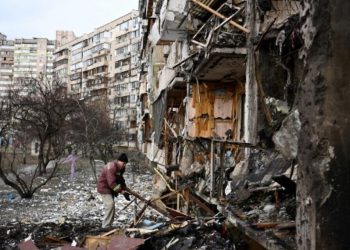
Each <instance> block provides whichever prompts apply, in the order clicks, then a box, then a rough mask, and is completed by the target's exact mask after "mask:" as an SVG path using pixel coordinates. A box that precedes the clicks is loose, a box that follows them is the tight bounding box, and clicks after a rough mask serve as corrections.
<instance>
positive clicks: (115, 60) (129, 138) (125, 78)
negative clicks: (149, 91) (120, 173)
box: [110, 11, 141, 147]
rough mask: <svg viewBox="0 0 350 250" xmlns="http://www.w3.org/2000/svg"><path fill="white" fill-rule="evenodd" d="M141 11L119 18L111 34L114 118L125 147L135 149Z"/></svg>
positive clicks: (111, 100) (111, 96)
mask: <svg viewBox="0 0 350 250" xmlns="http://www.w3.org/2000/svg"><path fill="white" fill-rule="evenodd" d="M138 15H139V14H138V12H137V11H133V12H131V13H128V14H127V15H125V16H123V17H121V18H119V19H118V20H119V21H120V23H119V24H118V25H117V26H116V27H115V28H114V29H113V31H112V38H113V42H112V48H111V50H112V54H111V56H112V61H111V63H112V64H111V66H110V67H111V71H110V82H111V95H110V102H111V117H112V119H113V121H114V124H115V126H116V128H117V129H118V130H119V131H120V133H121V138H122V142H123V145H124V146H127V147H135V146H136V103H137V100H138V99H137V96H138V91H139V77H138V73H139V72H138V67H139V64H138V58H139V50H140V40H141V38H140V26H139V17H138Z"/></svg>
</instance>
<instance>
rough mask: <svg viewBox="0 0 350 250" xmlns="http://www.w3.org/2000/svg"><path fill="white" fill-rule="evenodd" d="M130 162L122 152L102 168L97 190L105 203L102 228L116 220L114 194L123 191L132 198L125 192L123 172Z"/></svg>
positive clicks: (125, 195) (116, 194) (127, 196)
mask: <svg viewBox="0 0 350 250" xmlns="http://www.w3.org/2000/svg"><path fill="white" fill-rule="evenodd" d="M126 163H128V157H127V155H126V154H121V155H120V156H119V157H118V160H116V161H112V162H108V163H107V164H106V165H105V166H104V167H103V169H102V173H101V175H100V176H99V178H98V182H97V192H99V193H100V194H101V196H102V201H103V204H104V208H105V209H104V216H103V222H102V228H107V227H110V226H111V225H112V223H113V220H114V213H115V204H114V196H118V194H119V193H122V194H123V195H124V197H125V199H127V200H130V197H129V194H128V193H127V192H125V191H124V190H125V188H126V185H125V180H124V177H123V173H124V172H125V165H126Z"/></svg>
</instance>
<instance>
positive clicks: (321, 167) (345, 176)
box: [297, 0, 350, 250]
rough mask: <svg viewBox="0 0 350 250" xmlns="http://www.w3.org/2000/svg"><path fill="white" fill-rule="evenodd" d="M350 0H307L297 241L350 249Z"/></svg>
mask: <svg viewBox="0 0 350 250" xmlns="http://www.w3.org/2000/svg"><path fill="white" fill-rule="evenodd" d="M349 13H350V2H349V1H340V0H335V1H330V0H318V1H316V0H304V14H305V16H304V20H305V24H304V26H303V30H302V32H303V38H304V48H303V51H302V54H303V55H304V56H305V57H304V59H305V70H306V72H305V79H304V83H303V84H302V86H301V90H300V103H299V111H300V114H301V116H300V118H301V122H302V129H301V134H300V140H299V156H298V161H299V170H298V190H297V203H298V204H297V205H298V209H297V244H298V248H299V249H305V250H306V249H307V250H314V249H315V250H316V249H317V250H319V249H327V250H332V249H334V250H335V249H349V246H350V237H349V229H348V227H349V225H348V222H349V221H350V154H349V152H348V150H349V149H350V139H349V138H350V124H349V123H350V112H349V110H348V109H349V107H350V84H349V79H350V70H349V67H350V46H349V41H350V29H349V25H350V15H349Z"/></svg>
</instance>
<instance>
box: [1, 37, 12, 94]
mask: <svg viewBox="0 0 350 250" xmlns="http://www.w3.org/2000/svg"><path fill="white" fill-rule="evenodd" d="M13 61H14V42H13V41H11V40H7V37H6V35H4V34H2V33H0V100H5V99H6V97H7V96H8V91H9V89H10V88H11V86H12V80H13Z"/></svg>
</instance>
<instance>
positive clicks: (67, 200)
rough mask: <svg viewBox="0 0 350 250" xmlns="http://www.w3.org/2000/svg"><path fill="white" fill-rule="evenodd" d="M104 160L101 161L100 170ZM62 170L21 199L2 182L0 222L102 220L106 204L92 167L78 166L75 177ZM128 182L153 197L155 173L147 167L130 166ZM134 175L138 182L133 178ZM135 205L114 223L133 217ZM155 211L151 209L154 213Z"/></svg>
mask: <svg viewBox="0 0 350 250" xmlns="http://www.w3.org/2000/svg"><path fill="white" fill-rule="evenodd" d="M101 167H102V164H101V163H100V164H99V165H98V172H99V171H100V169H101ZM66 169H67V170H66V171H61V172H60V173H59V176H58V177H55V178H54V179H52V180H51V182H49V183H48V184H47V185H46V186H44V187H42V188H41V190H40V191H38V192H37V193H35V194H34V197H33V198H32V199H29V200H27V199H21V198H20V197H19V195H18V194H17V193H16V192H15V191H14V190H13V189H11V188H10V187H8V186H6V185H4V183H3V182H1V183H0V210H1V215H0V225H7V224H9V223H10V224H14V223H24V224H38V223H46V222H53V223H63V222H69V220H74V221H76V220H77V219H78V220H89V221H91V220H95V221H96V223H98V224H101V220H102V216H103V204H102V201H101V198H100V196H99V194H98V193H97V191H96V183H95V180H94V177H93V175H92V171H91V169H90V168H89V167H86V169H85V170H84V169H83V167H78V170H77V172H76V175H75V180H74V181H73V182H71V181H70V180H69V169H68V168H66ZM140 172H141V173H140ZM124 177H125V180H126V183H127V185H128V186H129V187H130V188H131V189H133V190H135V191H136V192H138V193H140V194H142V195H143V196H144V197H145V198H147V199H150V197H151V190H152V176H151V174H150V173H148V172H147V171H145V170H143V171H139V173H135V174H134V177H133V173H132V172H131V169H130V168H129V169H128V168H127V170H126V172H125V174H124ZM133 178H134V179H135V182H133V181H132V180H133ZM115 201H116V211H119V210H120V209H122V208H123V207H124V206H125V205H126V204H128V201H127V200H125V198H124V197H123V196H122V195H119V196H118V197H117V198H116V199H115ZM133 207H134V206H133V205H131V206H129V207H128V208H127V209H125V210H124V211H122V212H120V213H119V214H117V216H116V219H115V222H114V226H116V227H123V226H125V224H126V223H127V224H129V222H131V220H132V218H133ZM152 213H153V211H148V215H152Z"/></svg>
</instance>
